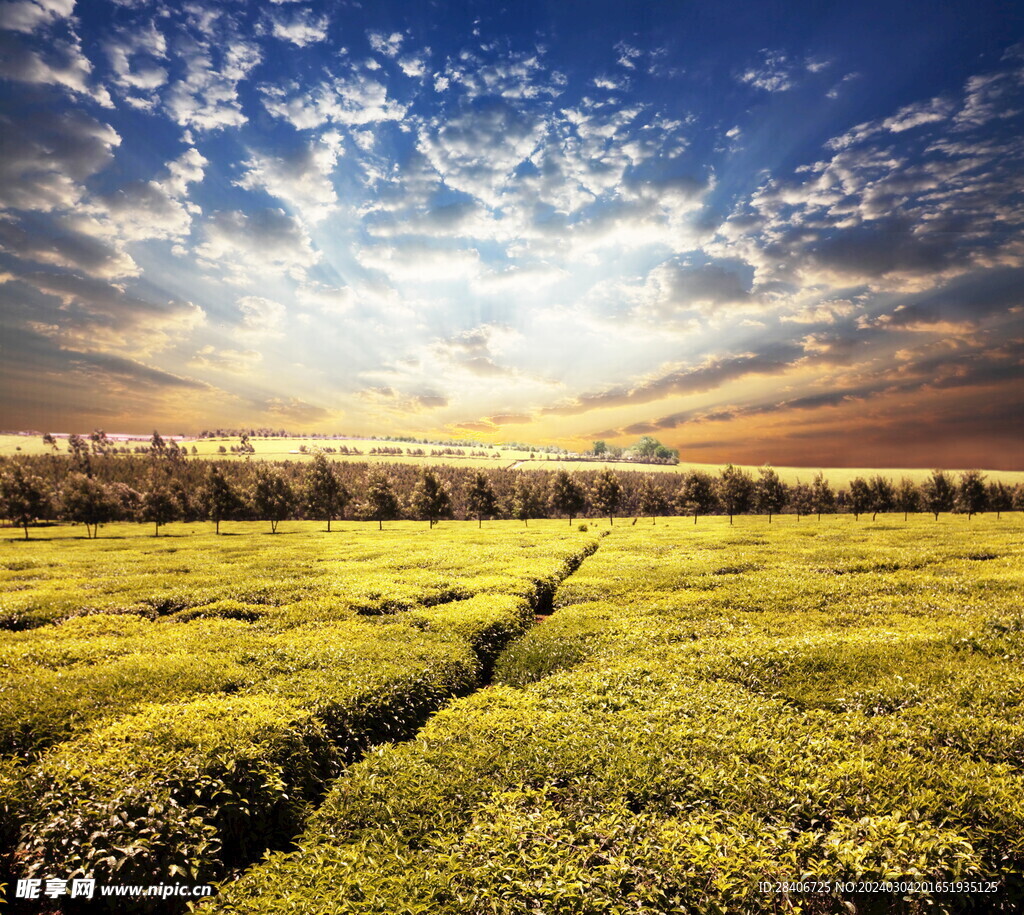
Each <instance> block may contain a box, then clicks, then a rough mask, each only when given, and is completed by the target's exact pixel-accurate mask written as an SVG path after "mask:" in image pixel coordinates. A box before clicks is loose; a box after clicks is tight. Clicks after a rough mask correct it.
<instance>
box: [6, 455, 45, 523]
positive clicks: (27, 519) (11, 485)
mask: <svg viewBox="0 0 1024 915" xmlns="http://www.w3.org/2000/svg"><path fill="white" fill-rule="evenodd" d="M49 507H50V499H49V497H48V495H47V492H46V485H45V484H44V483H43V481H42V479H40V478H39V477H37V476H35V474H31V473H28V472H27V471H26V470H25V468H24V467H22V466H21V465H20V464H14V465H13V466H12V467H11V469H10V470H9V471H8V472H7V473H5V474H3V475H2V476H0V509H2V510H3V515H4V517H5V518H7V519H8V520H9V521H10V522H11V523H12V524H17V525H20V526H21V527H23V528H24V529H25V539H26V540H28V526H29V525H30V524H31V523H32V522H33V521H35V520H36V519H37V518H41V517H42V516H43V515H44V514H45V513H46V511H47V510H48V509H49Z"/></svg>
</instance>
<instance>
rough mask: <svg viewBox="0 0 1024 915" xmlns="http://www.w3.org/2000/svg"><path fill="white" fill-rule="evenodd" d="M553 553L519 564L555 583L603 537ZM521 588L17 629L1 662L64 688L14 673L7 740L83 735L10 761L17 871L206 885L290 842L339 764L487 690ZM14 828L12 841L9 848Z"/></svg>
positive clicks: (21, 748) (520, 622)
mask: <svg viewBox="0 0 1024 915" xmlns="http://www.w3.org/2000/svg"><path fill="white" fill-rule="evenodd" d="M551 546H552V547H553V550H552V553H553V556H552V557H549V558H547V559H542V558H541V557H539V556H538V557H536V558H533V559H529V560H528V561H527V562H526V563H525V566H524V567H525V568H536V569H543V571H544V572H545V574H544V575H542V576H541V580H542V581H546V579H547V578H548V576H549V575H553V576H555V577H558V576H559V575H564V574H567V571H568V569H570V568H572V567H574V565H575V563H577V562H578V561H579V557H581V556H582V555H583V554H582V553H581V552H580V550H581V546H582V548H583V550H584V551H587V552H589V551H591V550H592V549H593V548H594V547H595V546H596V541H586V540H583V541H582V542H581V541H579V540H578V541H576V542H575V544H570V543H569V542H568V541H567V540H566V538H558V539H557V540H556V541H555V542H553V543H552V544H551ZM572 549H574V550H575V552H573V551H571V550H572ZM552 569H554V571H552ZM513 580H514V587H512V588H511V589H510V590H511V592H512V593H506V594H500V593H484V594H479V595H477V596H476V597H474V598H471V599H469V600H464V601H460V602H457V603H451V604H448V605H435V606H429V607H421V608H420V609H418V610H415V611H411V612H408V613H402V614H395V615H378V616H375V617H369V618H367V617H360V616H352V617H350V618H349V619H347V620H344V621H341V622H337V623H324V622H321V621H315V620H314V621H310V620H306V621H305V622H304V623H303V624H301V625H294V624H293V625H283V624H282V623H281V620H277V621H276V622H275V624H274V625H273V626H269V627H267V626H264V627H263V628H260V627H259V625H257V626H252V625H248V624H246V623H244V622H240V621H237V620H224V619H195V620H192V621H190V622H184V623H181V622H173V621H171V620H166V621H159V622H150V621H146V620H141V619H138V618H135V617H127V618H126V617H109V616H106V617H104V616H96V617H88V618H79V619H74V620H69V621H68V622H66V623H64V624H62V625H60V626H57V627H48V628H47V629H45V630H34V631H30V632H25V633H18V634H12V635H9V636H8V638H7V640H6V644H5V645H4V646H3V650H4V652H6V653H5V654H0V658H4V660H5V663H7V664H9V665H11V668H12V667H15V666H17V667H20V666H21V665H23V664H25V663H28V664H29V665H30V666H32V667H33V668H34V672H35V673H36V674H38V675H40V676H41V678H42V681H43V682H44V683H49V682H50V681H49V680H47V677H49V678H50V679H51V680H52V685H53V688H52V689H51V690H49V692H45V691H44V692H37V693H36V694H35V695H34V696H33V697H32V698H29V697H28V696H27V692H28V690H29V687H30V682H29V681H30V679H31V672H28V671H22V672H21V673H19V674H17V676H15V675H14V674H13V673H12V672H11V668H8V669H7V673H8V675H9V683H10V685H11V686H12V689H11V694H12V697H14V699H13V700H12V708H11V712H12V717H11V722H10V724H9V725H8V726H7V727H8V734H7V735H6V736H7V740H8V742H9V744H8V745H9V747H10V748H11V749H13V750H15V751H18V752H21V753H26V752H31V751H33V750H37V749H39V748H40V747H41V746H42V745H43V744H45V743H46V742H47V741H52V740H56V739H60V738H61V737H64V736H66V734H67V733H69V732H71V731H74V730H75V729H76V728H77V729H80V730H82V731H83V732H82V733H81V734H80V736H77V737H75V738H74V739H72V740H69V741H67V742H65V743H62V744H58V745H57V746H56V747H53V748H52V749H51V750H49V751H48V752H46V753H44V754H43V755H42V757H41V758H40V760H39V761H38V763H37V764H36V765H35V766H33V767H32V768H30V769H28V770H22V769H20V768H19V769H17V770H13V769H12V772H14V775H12V777H11V779H10V783H11V785H12V786H13V787H12V790H13V788H14V787H16V788H17V792H16V793H15V794H13V795H12V797H15V796H16V797H17V798H19V799H24V798H26V797H27V798H29V799H30V800H31V804H30V805H28V806H26V805H24V804H22V805H21V806H19V807H18V809H19V810H23V811H24V810H26V809H27V810H30V811H31V812H30V813H28V814H25V815H22V816H20V817H19V820H18V822H19V823H20V830H19V831H20V836H21V844H20V846H19V848H18V852H17V854H18V860H19V868H20V870H19V877H33V876H37V877H47V876H53V875H55V874H59V875H61V876H63V875H65V874H67V875H69V876H74V875H80V874H91V875H92V876H94V877H96V879H97V880H98V881H99V882H101V883H103V882H117V883H131V882H146V883H148V882H151V878H152V877H153V876H154V875H163V876H164V877H166V878H174V877H186V876H187V877H188V878H189V879H192V880H194V881H195V882H197V883H202V882H208V881H211V880H214V879H220V878H223V877H225V876H227V875H229V874H231V873H233V872H235V871H236V870H237V869H238V868H240V867H241V866H243V865H244V864H246V863H248V862H250V861H252V860H253V859H254V858H256V857H258V856H259V854H260V853H261V852H262V851H263V850H264V849H266V848H271V847H272V848H280V847H284V846H285V845H287V844H288V842H289V841H290V840H291V839H292V838H293V837H294V835H295V833H296V832H297V831H298V828H299V825H300V824H301V822H302V821H303V819H304V817H305V816H306V814H307V813H308V811H309V809H310V808H311V805H313V804H315V802H316V801H317V800H318V798H319V797H320V795H321V794H322V792H323V790H324V786H325V785H326V784H327V782H328V780H329V779H330V778H332V777H333V776H335V775H336V774H337V773H338V772H339V771H340V770H341V768H342V767H343V766H344V765H346V764H347V763H350V762H351V761H353V760H354V759H356V758H357V757H358V756H359V755H360V754H361V753H362V752H363V751H365V749H366V748H367V747H368V746H371V745H373V744H377V743H381V742H384V741H390V740H396V739H402V738H405V737H408V736H409V735H410V734H411V733H413V732H414V731H415V730H416V729H417V728H418V727H420V726H421V725H422V724H423V722H424V721H426V720H427V718H428V717H429V716H430V715H431V714H432V713H433V712H435V711H436V710H437V709H438V708H439V707H441V706H442V705H444V704H445V703H447V702H448V701H450V700H451V699H452V697H454V696H459V695H464V694H466V693H468V692H470V691H472V690H473V689H474V688H475V687H476V686H477V685H478V684H479V683H480V681H481V677H482V675H483V674H484V672H485V671H486V669H487V668H488V667H489V665H490V663H491V661H492V660H493V657H494V656H495V654H496V653H497V652H498V651H499V650H500V648H501V647H502V646H503V645H504V644H505V642H507V640H508V639H510V638H511V637H512V636H513V635H516V634H518V633H520V632H522V631H523V629H524V628H525V626H526V625H527V624H528V622H529V620H530V618H531V616H532V608H531V606H530V604H529V602H528V600H527V595H528V594H529V593H531V592H532V591H533V590H535V589H536V588H537V587H538V585H537V583H536V582H533V581H531V580H529V578H527V576H526V573H525V572H522V571H521V570H520V574H519V575H518V576H513ZM546 586H547V585H546V584H545V587H546ZM234 609H236V608H234ZM296 619H297V617H296ZM262 622H266V620H263V621H262ZM292 622H294V620H292ZM104 646H105V647H106V649H107V651H106V652H105V651H104ZM199 646H202V649H201V650H199V651H196V649H197V648H198V647H199ZM107 652H109V655H111V656H112V659H111V660H108V661H103V660H101V658H103V657H104V656H106V655H107ZM147 669H148V671H149V677H148V679H147V677H146V675H145V672H146V671H147ZM136 674H139V676H136ZM19 677H20V678H21V679H18V678H19ZM61 680H63V681H65V682H67V683H68V684H69V687H70V688H69V689H68V690H67V691H66V692H64V693H62V692H61V691H60V689H59V688H58V687H57V684H58V683H59V682H60V681H61ZM104 689H109V690H111V694H110V696H109V699H110V704H109V706H108V707H107V708H103V695H104ZM203 692H211V693H221V694H219V695H209V696H197V695H195V694H198V693H203ZM226 692H228V693H232V694H230V695H224V694H223V693H226ZM176 693H177V694H178V695H180V696H181V697H182V698H181V699H180V700H178V701H166V700H167V699H168V697H169V696H174V695H175V694H176ZM189 694H192V695H191V697H190V696H189ZM158 697H160V698H162V699H164V700H165V701H160V702H157V701H156V700H157V698H158ZM144 699H148V700H150V702H149V703H148V704H147V703H142V704H139V703H140V701H141V700H144ZM19 703H20V704H19ZM90 726H91V728H90ZM11 765H12V766H13V763H11ZM5 771H6V770H5ZM0 789H3V780H2V779H0ZM3 797H4V794H3V791H2V790H0V798H3ZM19 803H20V801H19ZM13 838H14V834H13V833H11V834H10V835H4V836H0V839H4V840H5V841H6V843H7V844H6V845H4V846H3V848H4V849H8V850H9V848H10V842H11V841H13Z"/></svg>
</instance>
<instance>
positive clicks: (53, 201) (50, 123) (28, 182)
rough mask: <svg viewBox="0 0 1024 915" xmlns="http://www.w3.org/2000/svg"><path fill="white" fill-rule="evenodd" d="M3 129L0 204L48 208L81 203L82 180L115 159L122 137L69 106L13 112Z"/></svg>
mask: <svg viewBox="0 0 1024 915" xmlns="http://www.w3.org/2000/svg"><path fill="white" fill-rule="evenodd" d="M0 123H2V124H3V129H2V130H0V206H2V207H4V208H10V209H19V210H31V211H36V212H50V211H53V210H63V209H68V208H70V207H73V206H75V205H76V204H78V203H79V202H80V201H81V200H82V198H83V196H84V194H85V189H84V188H83V187H82V184H81V182H83V181H85V179H86V178H88V177H90V176H92V175H94V174H96V173H97V172H99V171H101V170H102V169H104V168H105V167H106V166H107V165H109V164H110V163H111V162H112V161H113V157H114V155H113V151H114V149H115V148H116V147H117V146H118V145H119V144H120V143H121V137H120V136H118V134H117V132H116V131H115V130H114V129H113V128H112V127H110V126H109V125H108V124H103V123H101V122H99V121H97V120H95V119H94V118H92V117H89V116H88V115H86V114H83V113H81V112H77V111H68V112H65V113H64V114H62V115H57V114H54V113H51V112H48V111H37V112H32V113H29V114H23V113H20V112H19V113H18V117H17V125H18V126H17V129H15V127H14V124H15V119H14V117H12V113H10V112H8V113H5V114H4V115H3V116H2V121H0Z"/></svg>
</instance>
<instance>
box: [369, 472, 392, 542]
mask: <svg viewBox="0 0 1024 915" xmlns="http://www.w3.org/2000/svg"><path fill="white" fill-rule="evenodd" d="M366 511H367V514H369V516H370V517H371V518H373V520H374V521H376V522H377V529H378V530H384V522H385V521H391V520H393V519H395V518H397V517H398V513H399V507H398V496H396V495H395V490H394V489H393V488H392V486H391V480H390V479H388V475H387V474H386V473H385V472H384V471H383V470H374V471H372V472H371V473H370V475H369V476H368V477H367V480H366Z"/></svg>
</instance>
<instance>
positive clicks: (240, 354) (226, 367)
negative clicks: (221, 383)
mask: <svg viewBox="0 0 1024 915" xmlns="http://www.w3.org/2000/svg"><path fill="white" fill-rule="evenodd" d="M262 359H263V355H262V353H259V352H257V351H256V350H253V349H246V350H237V349H217V348H216V347H214V346H211V345H209V344H208V345H206V346H203V347H200V348H199V350H198V351H197V352H196V354H195V355H194V356H193V357H192V358H191V359H189V361H188V364H189V367H190V368H195V369H203V370H207V371H212V372H226V373H228V374H230V375H249V374H251V373H252V371H253V370H254V369H255V368H256V366H257V365H258V364H259V363H260V362H261V361H262Z"/></svg>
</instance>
